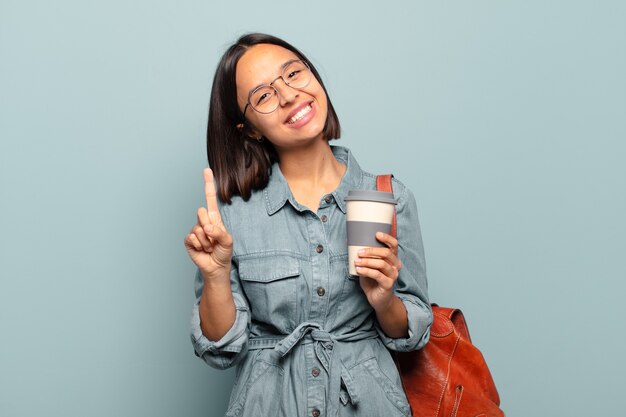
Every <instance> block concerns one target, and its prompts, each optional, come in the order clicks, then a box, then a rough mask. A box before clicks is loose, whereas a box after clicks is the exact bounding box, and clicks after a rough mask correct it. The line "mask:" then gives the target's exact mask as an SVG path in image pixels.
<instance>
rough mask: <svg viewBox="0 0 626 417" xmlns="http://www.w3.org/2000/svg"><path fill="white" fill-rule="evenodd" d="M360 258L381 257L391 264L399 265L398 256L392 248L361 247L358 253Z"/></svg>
mask: <svg viewBox="0 0 626 417" xmlns="http://www.w3.org/2000/svg"><path fill="white" fill-rule="evenodd" d="M358 256H359V257H360V258H381V259H384V260H385V261H386V262H388V263H389V264H390V265H396V268H397V267H398V262H400V259H398V256H397V255H396V254H395V253H394V252H393V251H392V249H391V248H376V247H370V248H364V249H361V250H360V251H359V253H358Z"/></svg>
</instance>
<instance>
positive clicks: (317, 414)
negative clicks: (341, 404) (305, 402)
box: [311, 408, 320, 417]
mask: <svg viewBox="0 0 626 417" xmlns="http://www.w3.org/2000/svg"><path fill="white" fill-rule="evenodd" d="M311 415H312V416H313V417H320V410H318V409H317V408H314V409H313V411H312V412H311Z"/></svg>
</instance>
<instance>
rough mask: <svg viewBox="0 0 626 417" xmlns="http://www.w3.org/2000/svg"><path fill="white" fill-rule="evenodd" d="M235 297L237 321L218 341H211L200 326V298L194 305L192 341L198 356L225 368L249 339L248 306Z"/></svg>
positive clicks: (211, 363) (213, 364)
mask: <svg viewBox="0 0 626 417" xmlns="http://www.w3.org/2000/svg"><path fill="white" fill-rule="evenodd" d="M234 298H235V309H236V313H235V314H236V315H235V322H234V323H233V325H232V326H231V328H230V329H229V330H228V331H227V332H226V334H225V335H224V336H223V337H222V338H221V339H220V340H217V341H211V340H209V339H207V337H206V336H205V335H204V334H203V333H202V328H201V327H200V299H199V298H198V299H197V300H196V302H195V304H194V306H193V312H192V317H191V342H192V344H193V348H194V351H195V353H196V355H197V356H199V357H201V358H202V359H204V360H205V361H206V362H207V363H208V364H209V365H212V366H215V367H219V368H224V367H228V366H230V364H231V363H232V362H233V356H234V355H233V353H235V354H236V353H239V352H241V351H242V350H243V349H244V347H245V346H246V345H247V341H248V321H249V317H250V314H249V311H248V308H247V307H246V306H244V305H241V303H239V302H238V300H237V297H234Z"/></svg>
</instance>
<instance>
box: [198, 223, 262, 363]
mask: <svg viewBox="0 0 626 417" xmlns="http://www.w3.org/2000/svg"><path fill="white" fill-rule="evenodd" d="M222 220H223V221H224V224H225V225H226V227H227V229H228V224H227V221H226V219H225V217H224V213H223V212H222ZM230 287H231V291H232V293H233V300H234V302H235V311H236V315H235V322H234V323H233V325H232V326H231V328H230V329H229V330H228V331H227V332H226V334H225V335H224V336H223V337H222V338H221V339H220V340H217V341H212V340H209V339H208V338H207V337H206V336H205V335H204V334H203V333H202V328H201V327H200V296H201V295H202V290H203V288H204V279H203V278H202V274H201V273H200V270H197V271H196V278H195V294H196V301H195V303H194V306H193V311H192V316H191V343H192V345H193V348H194V352H195V354H196V356H198V357H200V358H202V359H203V360H204V361H205V362H206V363H207V364H208V365H210V366H212V367H214V368H218V369H225V368H229V367H231V366H233V365H235V364H236V363H237V362H239V360H241V358H243V356H244V355H245V354H246V352H247V351H248V337H249V334H250V307H249V305H248V300H247V299H246V297H245V295H244V293H243V291H242V288H241V282H240V281H239V272H238V268H237V265H236V263H234V262H233V263H232V264H231V269H230Z"/></svg>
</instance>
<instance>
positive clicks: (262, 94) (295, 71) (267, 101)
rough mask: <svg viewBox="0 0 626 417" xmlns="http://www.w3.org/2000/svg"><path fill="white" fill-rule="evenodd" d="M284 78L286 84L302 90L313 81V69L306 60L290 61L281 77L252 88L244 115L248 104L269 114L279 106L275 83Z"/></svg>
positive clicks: (258, 110)
mask: <svg viewBox="0 0 626 417" xmlns="http://www.w3.org/2000/svg"><path fill="white" fill-rule="evenodd" d="M279 79H282V80H283V82H284V83H285V85H287V86H289V87H291V88H295V89H296V90H300V89H302V88H304V87H306V86H307V85H309V82H311V70H310V68H309V66H308V65H307V64H306V62H304V61H300V60H294V61H289V62H288V63H287V64H286V65H285V66H284V68H283V73H282V74H281V75H280V77H276V78H275V79H274V80H273V81H272V82H271V83H269V84H263V85H260V86H258V87H257V88H255V89H254V90H252V92H250V95H248V103H246V107H245V108H244V109H243V117H244V118H245V117H246V111H247V110H248V106H250V107H252V109H253V110H254V111H256V112H259V113H262V114H268V113H271V112H273V111H274V110H276V109H277V108H278V105H279V103H280V97H279V94H278V90H276V87H274V83H275V82H276V81H278V80H279Z"/></svg>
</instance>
